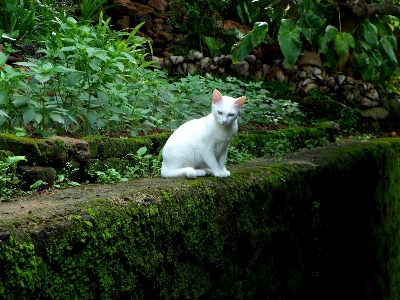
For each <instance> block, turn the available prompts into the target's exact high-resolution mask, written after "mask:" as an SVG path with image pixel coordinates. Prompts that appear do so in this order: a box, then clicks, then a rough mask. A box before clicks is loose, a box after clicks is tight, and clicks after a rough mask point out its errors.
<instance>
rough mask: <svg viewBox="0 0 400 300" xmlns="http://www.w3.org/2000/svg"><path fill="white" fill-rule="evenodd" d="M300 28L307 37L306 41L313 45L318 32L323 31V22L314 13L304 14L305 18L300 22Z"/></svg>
mask: <svg viewBox="0 0 400 300" xmlns="http://www.w3.org/2000/svg"><path fill="white" fill-rule="evenodd" d="M299 26H300V27H301V30H302V32H303V34H304V36H305V37H306V39H307V40H308V41H309V42H310V44H313V40H314V38H315V36H316V34H317V32H319V31H321V30H322V26H323V21H322V19H321V18H320V17H318V16H317V15H315V14H314V13H313V12H311V11H308V12H307V13H304V14H303V18H301V19H300V21H299Z"/></svg>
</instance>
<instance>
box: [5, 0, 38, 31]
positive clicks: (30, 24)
mask: <svg viewBox="0 0 400 300" xmlns="http://www.w3.org/2000/svg"><path fill="white" fill-rule="evenodd" d="M25 6H27V7H25ZM0 7H1V9H0V24H1V25H0V28H1V29H3V30H4V31H5V32H6V34H7V36H8V37H10V38H22V37H24V36H25V35H27V34H29V33H30V32H32V30H34V18H35V10H34V5H33V3H32V1H28V3H27V4H26V3H25V1H24V0H0Z"/></svg>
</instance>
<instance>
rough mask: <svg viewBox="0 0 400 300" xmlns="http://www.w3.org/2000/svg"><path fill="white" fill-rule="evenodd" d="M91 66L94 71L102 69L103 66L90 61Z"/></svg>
mask: <svg viewBox="0 0 400 300" xmlns="http://www.w3.org/2000/svg"><path fill="white" fill-rule="evenodd" d="M89 66H90V68H91V69H92V70H93V71H100V70H101V68H100V67H99V66H98V65H96V64H94V63H91V62H90V63H89Z"/></svg>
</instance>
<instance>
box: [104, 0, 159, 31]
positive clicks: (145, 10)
mask: <svg viewBox="0 0 400 300" xmlns="http://www.w3.org/2000/svg"><path fill="white" fill-rule="evenodd" d="M114 3H115V4H117V5H115V6H113V7H112V8H110V10H112V11H116V12H117V13H118V14H119V15H122V16H129V18H130V23H131V24H139V23H141V22H145V24H144V25H143V27H144V28H146V29H149V28H151V27H152V18H151V16H150V14H153V15H154V14H155V10H154V9H153V8H151V7H150V6H148V5H143V4H139V3H136V2H131V1H130V0H114ZM118 4H119V5H118Z"/></svg>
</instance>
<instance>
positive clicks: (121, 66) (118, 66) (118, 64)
mask: <svg viewBox="0 0 400 300" xmlns="http://www.w3.org/2000/svg"><path fill="white" fill-rule="evenodd" d="M114 65H115V66H117V68H118V69H119V70H120V71H121V72H123V71H124V64H123V63H121V62H119V61H117V62H115V63H114Z"/></svg>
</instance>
